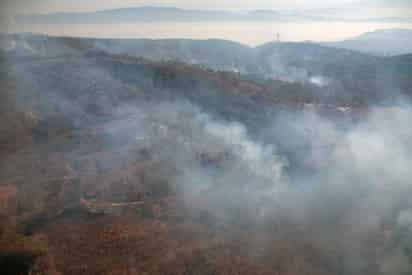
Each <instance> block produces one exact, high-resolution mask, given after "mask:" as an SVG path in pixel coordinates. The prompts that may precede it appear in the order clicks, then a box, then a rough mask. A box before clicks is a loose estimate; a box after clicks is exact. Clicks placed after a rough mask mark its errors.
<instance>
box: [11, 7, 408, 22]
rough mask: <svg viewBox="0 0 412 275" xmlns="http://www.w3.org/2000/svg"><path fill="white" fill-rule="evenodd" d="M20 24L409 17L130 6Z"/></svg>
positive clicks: (25, 18)
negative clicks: (356, 16)
mask: <svg viewBox="0 0 412 275" xmlns="http://www.w3.org/2000/svg"><path fill="white" fill-rule="evenodd" d="M15 19H16V21H17V23H24V24H101V23H122V22H167V21H173V22H195V21H200V22H202V21H325V20H328V21H331V20H333V21H376V22H412V18H403V17H402V18H398V17H382V18H380V17H377V18H369V19H359V18H357V19H349V18H345V17H341V16H339V14H337V13H333V12H322V13H320V12H317V11H305V12H298V11H296V12H290V11H274V10H253V11H247V12H246V11H245V12H232V11H223V10H220V11H219V10H189V9H179V8H174V7H150V6H147V7H131V8H120V9H112V10H102V11H93V12H59V13H48V14H24V15H19V16H17V17H16V18H15Z"/></svg>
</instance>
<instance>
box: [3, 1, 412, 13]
mask: <svg viewBox="0 0 412 275" xmlns="http://www.w3.org/2000/svg"><path fill="white" fill-rule="evenodd" d="M0 1H1V4H0V5H1V6H0V8H1V10H2V11H3V13H6V11H7V13H8V14H9V15H10V14H11V13H13V14H15V13H48V12H58V11H93V10H102V9H112V8H120V7H131V6H173V7H179V8H185V9H223V10H227V9H230V10H250V9H273V10H279V9H291V10H296V9H300V10H302V9H319V8H333V7H346V6H350V5H351V4H356V5H357V6H359V5H361V6H362V7H364V8H372V7H373V8H377V7H380V8H386V9H394V8H396V9H399V11H400V12H402V10H405V9H407V10H410V9H411V7H412V0H206V1H204V0H0ZM359 3H362V4H359Z"/></svg>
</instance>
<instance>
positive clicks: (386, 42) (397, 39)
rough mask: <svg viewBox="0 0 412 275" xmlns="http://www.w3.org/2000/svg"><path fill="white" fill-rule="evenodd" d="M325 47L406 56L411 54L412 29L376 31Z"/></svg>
mask: <svg viewBox="0 0 412 275" xmlns="http://www.w3.org/2000/svg"><path fill="white" fill-rule="evenodd" d="M325 45H328V46H332V47H336V48H343V49H349V50H355V51H361V52H365V53H369V54H374V55H401V54H408V53H412V29H386V30H376V31H373V32H367V33H364V34H361V35H359V36H357V37H355V38H352V39H348V40H344V41H339V42H332V43H326V44H325Z"/></svg>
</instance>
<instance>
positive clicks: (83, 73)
mask: <svg viewBox="0 0 412 275" xmlns="http://www.w3.org/2000/svg"><path fill="white" fill-rule="evenodd" d="M8 39H10V38H8ZM19 39H20V40H19ZM19 39H17V40H16V43H17V48H16V49H15V50H14V51H12V52H2V54H1V55H0V62H1V65H0V69H1V74H0V77H1V86H0V92H1V99H2V100H1V103H0V104H1V109H0V115H1V116H0V118H1V123H0V127H1V129H0V154H1V162H0V270H2V272H3V273H2V274H170V275H172V274H176V275H177V274H222V275H223V274H225V275H226V274H262V275H263V274H276V275H288V274H308V275H312V274H313V275H315V274H316V275H322V274H325V275H330V274H336V275H341V274H351V275H358V274H359V275H365V274H374V275H375V274H384V275H389V274H391V275H398V274H399V275H401V274H402V275H403V274H410V273H411V270H412V269H411V263H412V254H411V247H412V241H411V236H412V214H411V213H412V210H410V209H412V205H411V202H410V199H409V198H410V194H411V193H412V186H411V185H410V178H411V177H410V176H412V175H411V174H410V171H409V166H410V163H411V158H410V152H412V144H411V143H410V140H411V139H410V137H412V133H411V131H410V130H409V128H408V127H407V125H408V121H410V118H411V114H412V112H411V109H410V108H409V106H408V104H406V103H405V104H398V101H397V100H393V96H392V95H389V94H388V95H383V94H382V91H381V90H376V93H377V94H375V96H371V95H369V93H373V90H372V89H369V88H370V87H374V86H375V87H376V85H377V84H379V82H375V80H376V79H374V77H373V75H374V72H365V74H364V75H362V74H356V72H354V71H350V70H351V68H352V67H353V68H358V66H356V64H355V65H354V64H349V65H347V66H344V67H339V66H337V65H336V66H337V67H335V70H336V71H337V72H334V76H333V77H336V76H338V75H339V68H341V69H343V70H344V75H343V76H342V79H335V80H334V82H333V84H331V85H336V86H328V87H323V86H319V85H314V84H311V83H308V82H305V81H303V82H293V83H292V82H290V81H289V80H288V81H285V80H281V79H273V78H272V79H268V78H266V77H263V76H262V75H261V76H259V77H258V76H256V75H254V74H253V72H250V73H246V72H245V73H242V74H239V73H235V72H222V71H218V70H214V69H210V68H204V67H203V66H200V65H188V64H185V63H181V62H175V61H153V60H149V59H145V58H141V57H132V56H126V55H116V54H113V53H108V52H104V51H101V49H99V48H95V46H94V44H93V43H91V42H90V41H89V40H82V39H51V38H50V40H48V39H47V38H41V37H34V38H19ZM21 39H27V40H24V41H23V40H21ZM42 39H43V40H42ZM24 43H26V44H27V43H28V44H27V45H30V47H31V48H32V49H33V51H29V52H28V50H27V47H28V46H27V45H26V44H24ZM39 45H41V46H39ZM19 47H20V48H19ZM44 47H46V49H47V50H46V51H43V52H41V51H40V50H41V49H44ZM47 47H50V49H49V48H47ZM295 47H297V46H296V45H295ZM302 47H303V46H302ZM310 47H314V46H313V45H311V46H310ZM292 48H293V47H292ZM36 49H37V50H38V51H37V52H36V51H34V50H36ZM288 49H291V45H289V47H288ZM264 50H265V51H269V50H271V49H270V48H265V49H264ZM272 50H273V49H272ZM318 50H319V51H321V50H322V49H318ZM282 51H286V50H285V49H283V48H281V49H275V52H276V53H277V54H281V53H282ZM299 51H301V49H298V50H296V54H298V52H299ZM310 51H312V52H313V51H315V50H313V49H311V50H310ZM329 51H332V50H331V49H328V50H327V52H328V53H329ZM336 51H338V50H336ZM315 52H316V51H315ZM290 54H291V53H290V52H289V51H288V52H287V56H285V58H286V57H287V59H288V60H291V62H292V63H293V64H286V65H287V66H288V67H291V66H302V67H303V66H310V64H309V65H308V64H301V63H299V62H300V61H299V60H298V57H296V59H297V60H294V59H292V58H291V57H290V56H289V55H290ZM313 54H314V53H313ZM329 54H331V53H329ZM337 54H339V53H337ZM345 54H349V53H348V52H345ZM354 55H355V56H358V55H357V54H354ZM321 56H322V55H321ZM317 58H320V57H317ZM358 58H361V59H362V60H364V59H365V60H367V61H368V63H364V64H366V65H364V66H363V67H362V69H364V70H368V69H370V67H369V65H368V64H373V66H372V67H375V65H376V66H380V65H377V64H378V63H379V64H381V63H380V62H383V61H379V60H377V58H376V57H370V58H368V57H367V56H366V55H365V56H364V55H361V57H358ZM355 59H356V58H355ZM305 60H306V59H305ZM402 60H403V61H402V62H407V61H405V60H404V59H402ZM348 62H349V61H348ZM351 62H355V61H351ZM385 62H389V63H391V64H392V65H391V67H386V68H392V71H391V72H398V71H399V72H400V75H399V76H400V77H402V79H403V80H402V82H401V83H402V86H401V87H400V88H399V87H397V88H398V89H395V88H394V90H396V91H397V92H396V93H397V97H398V96H399V97H402V98H404V101H403V102H409V98H408V96H409V95H410V92H411V87H410V86H409V84H408V81H409V80H408V79H407V78H406V77H405V72H406V71H408V69H407V68H406V67H405V66H406V65H405V64H402V65H396V64H394V63H395V62H396V61H395V59H391V60H386V59H385ZM317 63H318V64H319V65H318V66H317V67H314V68H313V70H327V69H325V68H330V67H328V66H326V65H325V66H324V65H322V64H323V63H322V62H321V61H318V62H317ZM397 64H398V63H397ZM405 68H406V69H405ZM272 69H273V68H272ZM348 70H349V72H348ZM388 70H389V69H388ZM402 70H403V72H402ZM381 72H383V70H382V71H380V73H381ZM352 73H353V74H352ZM349 77H353V78H355V77H358V78H356V79H354V80H353V82H352V86H350V87H349V86H348V85H346V84H345V83H347V82H348V79H349ZM342 83H343V84H342ZM354 83H358V84H359V85H358V86H356V84H354ZM387 85H388V86H389V83H387ZM334 88H336V89H340V90H339V91H341V92H342V93H344V92H347V93H346V94H338V95H336V94H333V93H331V89H332V90H333V91H335V90H334ZM381 88H382V87H381ZM382 89H383V88H382ZM365 91H367V92H368V93H365ZM387 91H388V93H390V91H389V90H387ZM371 98H372V99H371Z"/></svg>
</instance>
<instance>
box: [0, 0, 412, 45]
mask: <svg viewBox="0 0 412 275" xmlns="http://www.w3.org/2000/svg"><path fill="white" fill-rule="evenodd" d="M139 6H163V7H177V8H182V9H209V10H210V9H214V10H256V9H271V10H288V11H306V12H309V13H311V14H313V15H320V16H326V17H330V18H345V19H367V18H375V19H376V18H382V17H409V18H412V0H0V32H1V31H6V32H34V33H46V34H50V35H63V36H78V37H101V38H102V37H106V38H107V37H110V38H116V37H118V38H142V37H144V38H194V39H208V38H220V39H227V40H233V41H239V42H242V43H246V44H250V45H258V44H261V43H264V42H267V41H270V40H271V39H272V37H273V35H274V33H279V34H280V35H281V37H282V39H283V40H286V41H303V40H312V41H337V40H342V39H346V38H350V37H355V36H356V35H359V34H361V33H364V32H367V31H373V30H376V29H384V28H385V29H386V28H411V29H412V23H385V22H384V20H382V21H380V20H377V21H373V22H365V23H356V24H353V23H345V22H329V21H328V22H317V23H312V24H310V25H305V24H299V23H296V24H295V23H288V24H287V25H282V24H278V23H276V22H272V23H271V22H268V23H267V24H269V25H267V26H263V25H261V24H260V23H259V24H258V23H256V22H255V23H254V22H248V23H247V24H241V23H239V24H235V25H233V24H231V23H230V22H228V23H227V24H222V22H220V23H219V22H216V24H214V22H208V23H207V24H204V23H203V24H195V23H194V22H191V23H190V24H186V25H184V24H183V23H181V24H180V25H179V24H177V25H176V24H174V25H173V24H165V23H161V22H160V23H159V24H156V23H155V24H148V26H145V27H143V26H142V23H140V24H139V26H140V27H139V28H136V25H134V24H131V25H127V24H126V25H125V24H123V25H122V26H119V25H113V24H106V25H105V26H104V27H102V26H100V25H93V24H92V25H93V26H84V25H76V24H73V25H70V26H65V25H58V24H57V25H47V26H43V25H34V26H32V25H27V26H26V25H24V26H21V25H19V24H16V22H15V20H14V16H15V15H16V14H27V13H53V12H81V11H97V10H106V9H116V8H125V7H139ZM355 21H356V20H355ZM359 22H361V21H359ZM405 22H406V21H405ZM182 24H183V25H182ZM309 28H310V31H308V30H309ZM245 33H248V34H249V35H245Z"/></svg>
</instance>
